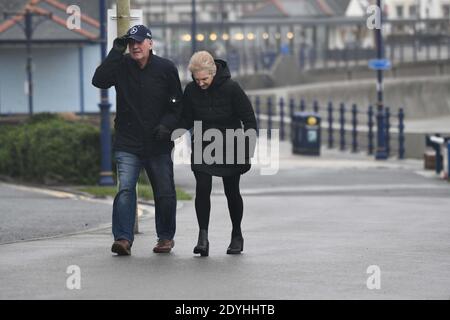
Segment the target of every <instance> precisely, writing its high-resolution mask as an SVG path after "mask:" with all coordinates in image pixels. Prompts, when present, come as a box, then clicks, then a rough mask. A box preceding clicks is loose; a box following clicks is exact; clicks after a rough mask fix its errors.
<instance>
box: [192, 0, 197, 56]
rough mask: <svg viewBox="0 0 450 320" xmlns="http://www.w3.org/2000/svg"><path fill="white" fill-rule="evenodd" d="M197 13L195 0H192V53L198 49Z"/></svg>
mask: <svg viewBox="0 0 450 320" xmlns="http://www.w3.org/2000/svg"><path fill="white" fill-rule="evenodd" d="M196 35H197V13H196V11H195V0H192V25H191V45H192V54H194V53H195V52H196V51H197V39H196Z"/></svg>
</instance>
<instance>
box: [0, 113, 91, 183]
mask: <svg viewBox="0 0 450 320" xmlns="http://www.w3.org/2000/svg"><path fill="white" fill-rule="evenodd" d="M99 172H100V133H99V129H98V128H96V127H93V126H92V125H88V124H82V123H76V122H68V121H65V120H63V119H60V118H58V117H56V116H53V115H48V114H44V115H41V116H39V117H35V118H34V119H33V118H32V119H31V120H30V121H28V122H27V123H26V124H23V125H20V126H17V127H14V128H10V129H8V130H1V131H0V174H2V175H7V176H11V177H14V178H19V179H22V180H25V181H32V182H39V183H76V184H94V183H96V182H97V181H98V178H99Z"/></svg>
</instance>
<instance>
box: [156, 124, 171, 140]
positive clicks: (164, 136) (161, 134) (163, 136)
mask: <svg viewBox="0 0 450 320" xmlns="http://www.w3.org/2000/svg"><path fill="white" fill-rule="evenodd" d="M153 136H154V137H155V139H156V140H160V141H161V140H169V139H170V130H169V129H168V128H167V127H166V126H165V125H162V124H159V125H157V126H156V127H155V128H154V129H153Z"/></svg>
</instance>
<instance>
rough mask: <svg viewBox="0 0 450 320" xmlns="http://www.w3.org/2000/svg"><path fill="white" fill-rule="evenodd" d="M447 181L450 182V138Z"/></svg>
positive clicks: (448, 141)
mask: <svg viewBox="0 0 450 320" xmlns="http://www.w3.org/2000/svg"><path fill="white" fill-rule="evenodd" d="M447 181H449V182H450V139H449V140H447Z"/></svg>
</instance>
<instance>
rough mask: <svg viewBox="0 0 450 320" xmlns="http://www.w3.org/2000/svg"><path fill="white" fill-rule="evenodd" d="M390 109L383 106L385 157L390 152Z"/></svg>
mask: <svg viewBox="0 0 450 320" xmlns="http://www.w3.org/2000/svg"><path fill="white" fill-rule="evenodd" d="M390 119H391V111H390V109H389V107H386V108H385V122H386V127H385V128H386V135H385V138H386V154H387V157H389V155H390V153H391V132H390V131H391V120H390Z"/></svg>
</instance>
